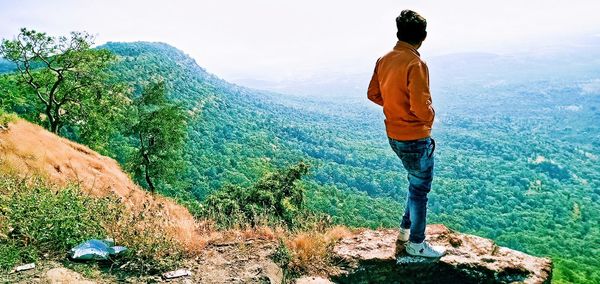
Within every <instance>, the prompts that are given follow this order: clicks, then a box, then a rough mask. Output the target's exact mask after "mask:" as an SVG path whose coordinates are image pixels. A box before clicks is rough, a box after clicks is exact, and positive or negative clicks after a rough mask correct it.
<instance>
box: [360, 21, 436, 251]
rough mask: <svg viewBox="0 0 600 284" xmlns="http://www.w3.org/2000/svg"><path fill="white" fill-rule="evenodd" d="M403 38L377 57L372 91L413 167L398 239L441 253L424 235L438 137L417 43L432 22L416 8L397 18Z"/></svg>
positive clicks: (398, 149)
mask: <svg viewBox="0 0 600 284" xmlns="http://www.w3.org/2000/svg"><path fill="white" fill-rule="evenodd" d="M396 26H397V27H398V33H397V34H396V35H397V37H398V43H397V44H396V46H395V47H394V49H393V50H392V51H390V52H388V53H387V54H386V55H384V56H382V57H381V58H379V59H378V60H377V63H376V66H375V71H374V73H373V77H372V78H371V82H370V84H369V90H368V92H367V96H368V98H369V100H371V101H373V102H374V103H376V104H378V105H381V106H383V113H384V114H385V126H386V132H387V136H388V139H389V143H390V146H391V147H392V149H393V150H394V152H395V153H396V155H398V157H399V158H400V159H401V160H402V164H403V165H404V168H405V169H406V171H407V172H408V181H409V187H408V196H407V200H406V208H405V210H404V216H403V217H402V222H401V223H400V234H399V236H398V239H399V240H401V241H404V242H406V241H408V243H406V245H405V247H406V252H407V253H408V254H410V255H416V256H424V257H432V258H437V257H441V256H443V255H444V254H445V251H444V249H443V248H439V247H434V246H431V245H429V244H428V243H427V242H426V241H425V226H426V223H427V222H426V216H427V194H428V193H429V191H430V190H431V182H432V180H433V152H434V150H435V141H434V140H433V139H432V138H431V137H430V135H431V127H432V125H433V119H434V117H435V111H434V110H433V106H432V104H431V95H430V93H429V71H428V69H427V65H425V62H423V61H422V60H421V58H420V54H419V52H417V49H419V47H421V44H422V43H423V41H424V40H425V38H426V37H427V31H426V28H427V22H426V21H425V19H424V18H423V17H421V15H419V14H417V13H416V12H414V11H410V10H404V11H402V13H401V14H400V16H398V17H397V18H396Z"/></svg>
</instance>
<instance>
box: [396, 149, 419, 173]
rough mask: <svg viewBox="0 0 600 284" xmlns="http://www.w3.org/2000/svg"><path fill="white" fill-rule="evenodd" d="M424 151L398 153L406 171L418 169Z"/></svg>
mask: <svg viewBox="0 0 600 284" xmlns="http://www.w3.org/2000/svg"><path fill="white" fill-rule="evenodd" d="M424 154H425V153H422V152H421V153H412V152H401V153H399V156H400V159H401V160H402V164H403V165H404V168H406V170H408V171H420V170H421V161H422V160H423V155H424Z"/></svg>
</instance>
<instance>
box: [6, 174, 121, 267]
mask: <svg viewBox="0 0 600 284" xmlns="http://www.w3.org/2000/svg"><path fill="white" fill-rule="evenodd" d="M0 193H1V194H0V220H2V222H0V238H2V242H0V269H2V270H7V269H12V268H13V267H14V265H16V264H19V263H28V262H34V261H36V260H37V259H40V258H42V256H43V255H44V254H49V256H48V257H50V258H56V257H58V256H60V257H62V256H64V254H65V252H66V251H68V250H69V249H70V248H72V247H73V246H75V245H77V244H78V243H80V242H82V241H85V240H87V239H89V238H104V237H106V232H105V230H104V229H103V227H102V223H101V221H102V220H107V219H111V216H113V213H112V212H109V211H108V210H107V209H108V206H107V202H108V201H107V200H96V199H94V198H91V197H86V196H85V195H83V194H81V193H80V192H79V191H78V190H77V188H75V187H67V188H65V189H63V190H60V191H58V192H55V191H54V190H53V189H52V188H49V187H48V186H46V185H45V184H43V182H41V181H40V180H29V181H28V180H17V179H14V178H7V177H6V176H1V177H0Z"/></svg>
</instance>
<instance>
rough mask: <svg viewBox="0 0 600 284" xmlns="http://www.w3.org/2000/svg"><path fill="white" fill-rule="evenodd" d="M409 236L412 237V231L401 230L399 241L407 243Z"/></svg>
mask: <svg viewBox="0 0 600 284" xmlns="http://www.w3.org/2000/svg"><path fill="white" fill-rule="evenodd" d="M409 236H410V229H404V228H400V233H399V234H398V240H399V241H401V242H407V241H408V237H409Z"/></svg>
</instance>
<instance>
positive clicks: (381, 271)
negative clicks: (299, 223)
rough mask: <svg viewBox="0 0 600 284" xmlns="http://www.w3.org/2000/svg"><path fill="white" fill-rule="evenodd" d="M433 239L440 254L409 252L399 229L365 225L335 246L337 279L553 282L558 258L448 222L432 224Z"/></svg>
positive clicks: (430, 238) (430, 234)
mask: <svg viewBox="0 0 600 284" xmlns="http://www.w3.org/2000/svg"><path fill="white" fill-rule="evenodd" d="M426 234H427V239H428V241H430V242H431V243H432V244H434V245H441V246H444V247H446V249H447V253H446V255H445V256H443V257H442V258H440V259H427V258H422V257H414V256H410V255H407V254H406V252H405V251H404V249H403V248H404V244H403V243H400V242H397V240H396V239H397V236H398V230H394V229H381V230H364V231H360V232H357V233H355V234H353V235H351V236H349V237H345V238H343V239H341V240H340V241H339V242H338V243H337V244H336V245H335V247H334V248H333V254H334V257H335V258H337V259H338V260H339V264H338V265H337V267H338V269H339V270H338V271H337V272H335V273H334V274H332V275H329V277H330V279H331V280H332V281H334V282H336V283H550V282H551V277H552V261H551V260H550V259H548V258H540V257H535V256H531V255H527V254H525V253H522V252H520V251H516V250H512V249H509V248H505V247H500V246H498V245H496V244H495V243H494V242H493V241H492V240H489V239H485V238H482V237H478V236H473V235H467V234H461V233H458V232H455V231H452V230H450V229H448V228H446V227H445V226H444V225H429V226H427V233H426Z"/></svg>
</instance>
